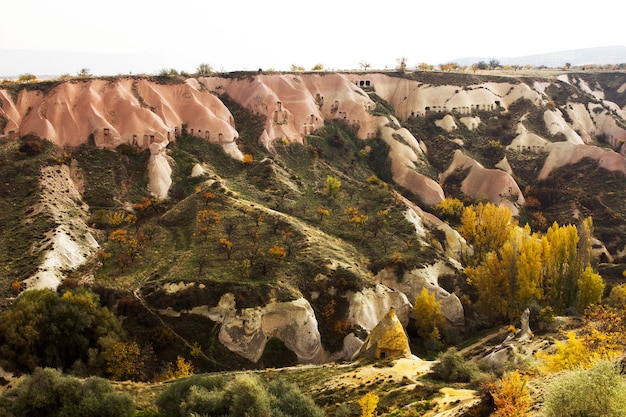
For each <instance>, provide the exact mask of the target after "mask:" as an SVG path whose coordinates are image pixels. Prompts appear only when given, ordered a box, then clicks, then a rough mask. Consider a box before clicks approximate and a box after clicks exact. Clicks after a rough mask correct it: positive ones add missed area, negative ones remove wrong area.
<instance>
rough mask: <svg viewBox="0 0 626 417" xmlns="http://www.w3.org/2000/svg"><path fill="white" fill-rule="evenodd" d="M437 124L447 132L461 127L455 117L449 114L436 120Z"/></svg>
mask: <svg viewBox="0 0 626 417" xmlns="http://www.w3.org/2000/svg"><path fill="white" fill-rule="evenodd" d="M435 126H437V127H440V128H442V129H443V130H445V131H446V132H452V131H455V130H457V129H458V128H459V127H458V126H457V125H456V122H455V121H454V117H452V116H451V115H449V114H446V115H445V116H443V118H442V119H440V120H435Z"/></svg>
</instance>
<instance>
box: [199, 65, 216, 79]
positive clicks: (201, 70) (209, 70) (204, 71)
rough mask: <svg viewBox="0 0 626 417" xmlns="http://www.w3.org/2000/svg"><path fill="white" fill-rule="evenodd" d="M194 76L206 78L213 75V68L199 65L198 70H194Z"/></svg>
mask: <svg viewBox="0 0 626 417" xmlns="http://www.w3.org/2000/svg"><path fill="white" fill-rule="evenodd" d="M196 74H198V75H201V76H208V75H211V74H213V68H212V67H211V66H210V65H209V64H204V63H203V64H200V65H198V68H196Z"/></svg>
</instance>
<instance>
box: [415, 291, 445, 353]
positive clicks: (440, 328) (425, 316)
mask: <svg viewBox="0 0 626 417" xmlns="http://www.w3.org/2000/svg"><path fill="white" fill-rule="evenodd" d="M413 312H414V313H415V317H416V320H415V324H416V327H417V335H418V336H419V337H420V338H422V339H423V340H428V339H431V338H432V339H435V341H437V340H438V339H439V337H434V336H435V335H442V334H445V332H446V325H447V322H446V318H445V317H444V315H443V313H442V312H441V303H440V302H439V301H437V299H436V297H435V294H431V293H430V292H429V291H428V289H427V288H426V287H423V288H422V291H421V292H420V293H419V294H417V296H416V297H415V303H414V304H413Z"/></svg>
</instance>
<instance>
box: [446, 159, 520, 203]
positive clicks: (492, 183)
mask: <svg viewBox="0 0 626 417" xmlns="http://www.w3.org/2000/svg"><path fill="white" fill-rule="evenodd" d="M459 171H460V172H467V175H466V176H465V178H464V179H463V181H462V182H461V191H462V192H463V193H464V194H466V195H468V196H469V197H471V198H474V199H477V200H481V199H487V200H488V201H490V202H491V203H494V204H498V205H503V206H505V207H508V208H509V209H510V210H511V212H512V213H513V214H514V215H517V213H518V211H519V210H518V208H517V205H523V204H524V196H523V195H522V191H521V190H520V188H519V186H518V185H517V183H516V182H515V180H514V179H513V177H512V176H511V175H510V174H508V173H507V172H505V171H502V170H499V169H488V168H485V167H484V166H482V165H481V164H480V163H478V162H477V161H475V160H474V159H472V158H470V157H469V156H467V155H465V154H464V153H463V152H462V151H461V150H460V149H457V150H456V151H454V158H453V160H452V163H451V164H450V166H449V167H448V169H447V170H446V171H445V172H443V173H441V174H440V175H439V179H440V182H441V183H444V182H445V181H446V179H447V178H448V177H449V176H450V175H452V174H454V173H455V172H459Z"/></svg>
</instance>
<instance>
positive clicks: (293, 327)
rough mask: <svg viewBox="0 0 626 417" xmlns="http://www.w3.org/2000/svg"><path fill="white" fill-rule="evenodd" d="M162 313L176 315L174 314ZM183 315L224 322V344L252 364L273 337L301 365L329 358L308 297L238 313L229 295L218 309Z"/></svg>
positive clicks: (221, 334) (205, 308)
mask: <svg viewBox="0 0 626 417" xmlns="http://www.w3.org/2000/svg"><path fill="white" fill-rule="evenodd" d="M161 313H162V314H168V315H172V312H171V311H162V312H161ZM181 313H189V314H200V315H203V316H206V317H208V318H209V319H211V320H213V321H215V322H218V323H221V328H220V331H219V340H220V342H221V343H222V344H223V345H224V346H225V347H227V348H228V349H229V350H231V351H232V352H234V353H237V354H238V355H241V356H243V357H244V358H246V359H249V360H250V361H252V362H257V361H258V360H259V359H260V358H261V355H263V350H264V349H265V344H266V343H267V341H268V340H269V339H271V338H273V337H275V338H278V339H280V340H281V341H282V342H283V343H284V344H285V346H286V347H287V348H289V349H290V350H291V351H293V352H294V353H295V354H296V355H297V357H298V359H299V360H300V361H301V362H319V361H321V360H322V359H323V358H324V357H325V356H324V350H323V348H322V343H321V338H320V334H319V331H318V327H317V319H316V318H315V313H314V312H313V308H312V307H311V305H310V304H309V302H308V301H307V300H305V299H304V298H299V299H297V300H294V301H289V302H276V303H269V304H267V305H265V306H258V307H253V308H245V309H242V310H237V306H236V303H235V296H234V294H232V293H226V294H224V295H223V296H222V297H221V299H220V301H219V303H218V305H217V306H215V307H210V306H199V307H194V308H193V309H191V310H189V311H184V312H179V313H174V314H181Z"/></svg>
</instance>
